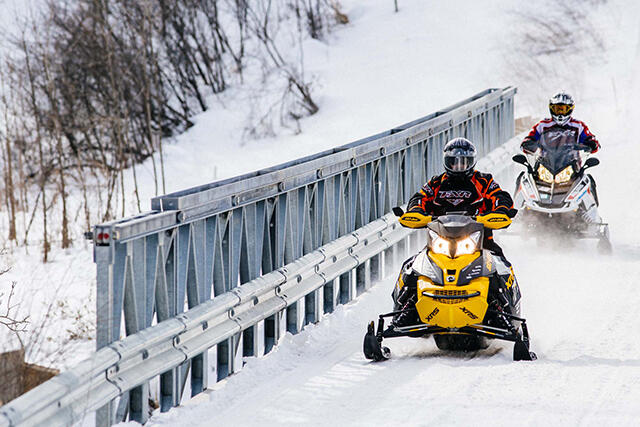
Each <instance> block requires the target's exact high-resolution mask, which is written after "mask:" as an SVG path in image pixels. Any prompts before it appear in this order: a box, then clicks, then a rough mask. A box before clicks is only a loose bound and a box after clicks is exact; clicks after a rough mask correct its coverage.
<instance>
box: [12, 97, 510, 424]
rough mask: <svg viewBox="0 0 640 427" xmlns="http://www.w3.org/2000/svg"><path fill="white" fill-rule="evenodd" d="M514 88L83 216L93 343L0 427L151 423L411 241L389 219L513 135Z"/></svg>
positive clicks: (341, 295)
mask: <svg viewBox="0 0 640 427" xmlns="http://www.w3.org/2000/svg"><path fill="white" fill-rule="evenodd" d="M515 94H516V89H515V88H513V87H507V88H503V89H487V90H485V91H483V92H481V93H478V94H476V95H474V96H472V97H470V98H467V99H465V100H463V101H460V102H458V103H456V104H454V105H452V106H450V107H447V108H444V109H442V110H439V111H437V112H435V113H433V114H430V115H428V116H425V117H422V118H419V119H417V120H414V121H412V122H409V123H406V124H404V125H402V126H398V127H395V128H393V129H390V130H388V131H386V132H382V133H379V134H377V135H373V136H370V137H368V138H364V139H361V140H358V141H355V142H352V143H349V144H346V145H342V146H339V147H336V148H333V149H331V150H327V151H323V152H321V153H317V154H314V155H311V156H308V157H304V158H301V159H298V160H294V161H291V162H288V163H284V164H281V165H278V166H274V167H271V168H267V169H263V170H259V171H256V172H252V173H249V174H245V175H241V176H238V177H234V178H230V179H226V180H222V181H217V182H213V183H210V184H205V185H201V186H198V187H194V188H190V189H187V190H184V191H179V192H176V193H172V194H167V195H164V196H160V197H156V198H154V199H152V201H151V211H149V212H146V213H143V214H140V215H137V216H134V217H130V218H125V219H120V220H116V221H111V222H108V223H104V224H100V225H97V226H96V227H95V229H94V233H93V236H94V260H95V263H96V266H97V351H96V352H95V353H94V354H93V355H92V356H91V357H90V358H88V359H87V360H85V361H83V362H81V363H80V364H79V365H77V366H75V367H74V368H72V369H70V370H68V371H66V372H63V373H62V374H60V375H58V376H56V377H54V378H52V379H51V380H49V381H47V382H46V383H44V384H42V385H40V386H39V387H36V388H35V389H33V390H31V391H29V392H28V393H26V394H24V395H23V396H21V397H19V398H18V399H16V400H14V401H12V402H10V403H8V404H7V405H5V406H3V407H1V408H0V427H4V426H21V425H25V426H26V425H38V424H47V425H70V424H73V423H74V422H77V421H79V420H81V419H83V417H85V416H87V414H90V413H93V412H95V417H96V425H97V426H109V425H112V424H114V423H116V422H120V421H123V420H127V419H130V420H135V421H139V422H141V423H144V422H146V421H147V419H148V417H149V413H150V411H149V396H150V392H151V391H152V390H153V391H154V395H155V394H157V395H158V396H159V404H160V408H161V410H162V411H168V410H169V409H171V408H172V407H174V406H177V405H179V404H180V402H181V401H182V399H183V394H184V393H189V394H190V395H191V396H195V395H197V394H199V393H201V392H202V391H204V390H205V389H206V388H207V387H208V386H209V385H211V384H213V383H215V382H217V381H220V380H222V379H224V378H226V377H227V376H228V375H230V374H233V373H234V372H237V371H239V370H240V369H242V364H243V357H248V356H262V355H265V354H267V353H269V352H270V351H271V350H272V349H273V348H274V346H276V345H277V344H278V340H279V338H280V337H281V336H282V335H283V334H285V333H286V332H290V333H294V334H295V333H297V332H299V331H300V330H301V329H302V328H304V326H305V325H307V324H309V323H316V322H319V321H321V320H322V318H323V316H324V315H325V314H326V313H331V312H332V311H333V310H334V309H335V307H336V306H337V305H339V304H345V303H348V302H349V301H351V300H353V299H354V298H357V297H358V296H359V295H360V294H362V293H363V292H366V290H367V289H369V288H370V287H371V286H372V285H373V284H374V283H375V282H376V280H378V279H379V278H382V277H384V276H385V275H386V274H387V273H390V272H391V268H393V267H394V265H396V264H397V263H398V262H399V261H400V260H401V258H402V257H403V256H404V255H405V253H406V251H407V250H409V249H414V250H415V249H416V248H417V245H418V244H419V242H420V241H421V238H420V236H419V235H417V234H413V233H412V232H411V231H410V230H407V229H403V228H401V227H400V226H399V224H398V223H397V221H396V219H395V217H393V215H392V214H390V213H389V212H390V211H391V208H393V207H394V206H399V205H403V204H405V203H406V202H407V201H408V199H409V198H410V197H411V196H412V195H413V194H414V193H415V191H416V190H417V189H418V188H420V186H421V185H423V183H424V182H426V180H427V179H428V178H429V177H430V176H431V175H433V174H436V173H439V172H440V171H441V169H442V147H443V145H444V143H445V142H446V141H447V140H449V139H451V138H453V137H458V136H463V137H466V138H469V139H471V140H473V141H474V142H475V143H476V146H477V148H478V151H479V156H480V157H482V156H485V155H487V154H488V153H490V152H491V151H492V150H495V149H498V148H499V147H501V146H502V145H503V144H505V143H506V142H507V141H508V140H509V139H511V138H512V137H513V136H514V97H515Z"/></svg>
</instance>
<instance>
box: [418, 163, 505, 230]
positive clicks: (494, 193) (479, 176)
mask: <svg viewBox="0 0 640 427" xmlns="http://www.w3.org/2000/svg"><path fill="white" fill-rule="evenodd" d="M407 211H414V212H416V211H417V212H422V213H424V214H425V215H434V216H437V215H445V214H446V213H448V212H465V213H466V214H468V215H483V214H487V213H490V212H497V213H504V214H506V215H508V216H509V217H511V218H513V217H514V216H515V214H516V213H517V210H515V209H514V208H513V200H512V199H511V196H510V195H509V193H507V192H506V191H504V190H503V189H502V188H500V186H499V185H498V183H497V182H495V181H494V180H493V177H492V176H491V174H488V173H482V172H478V171H474V172H473V173H472V174H471V175H470V176H466V177H455V178H452V177H450V176H448V175H447V174H446V173H443V174H441V175H437V176H434V177H433V178H431V179H430V180H429V182H427V183H426V184H425V185H424V186H423V187H422V188H421V189H420V191H418V192H417V193H416V194H415V195H414V196H413V197H412V198H411V199H410V200H409V204H408V206H407Z"/></svg>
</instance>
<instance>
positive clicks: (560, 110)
mask: <svg viewBox="0 0 640 427" xmlns="http://www.w3.org/2000/svg"><path fill="white" fill-rule="evenodd" d="M574 107H575V102H574V101H573V98H572V97H571V95H569V94H568V93H566V92H559V93H557V94H555V95H554V96H553V97H552V98H551V99H550V100H549V112H550V113H551V118H550V119H543V120H541V121H539V122H538V123H536V124H535V126H533V129H531V132H529V134H528V135H527V136H526V137H525V138H524V141H522V144H521V145H520V148H521V149H522V151H523V152H524V153H525V154H533V153H534V152H535V151H536V150H537V149H538V147H539V144H538V142H539V141H540V136H541V135H542V134H543V133H544V132H553V131H558V130H562V131H571V132H573V133H574V134H575V136H576V138H575V141H576V142H577V143H578V145H581V146H584V150H585V151H590V152H591V153H595V152H596V151H598V148H600V143H599V142H598V140H597V139H596V137H595V136H594V135H593V134H592V133H591V132H590V131H589V128H588V127H587V125H586V124H585V123H584V122H581V121H580V120H576V119H574V118H572V117H571V113H573V109H574Z"/></svg>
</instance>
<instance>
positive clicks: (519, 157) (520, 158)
mask: <svg viewBox="0 0 640 427" xmlns="http://www.w3.org/2000/svg"><path fill="white" fill-rule="evenodd" d="M511 159H512V160H513V161H514V162H516V163H520V164H521V165H525V166H527V158H526V157H525V156H524V155H523V154H516V155H515V156H513V157H512V158H511Z"/></svg>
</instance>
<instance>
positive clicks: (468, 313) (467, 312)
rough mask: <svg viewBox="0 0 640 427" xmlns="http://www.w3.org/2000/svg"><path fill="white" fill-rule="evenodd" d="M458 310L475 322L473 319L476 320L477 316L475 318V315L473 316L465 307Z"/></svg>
mask: <svg viewBox="0 0 640 427" xmlns="http://www.w3.org/2000/svg"><path fill="white" fill-rule="evenodd" d="M460 310H461V311H462V312H463V313H464V314H466V315H467V316H469V317H470V318H472V319H473V320H475V319H477V318H478V316H476V315H475V314H473V313H472V312H471V311H469V310H468V309H467V307H460Z"/></svg>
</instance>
